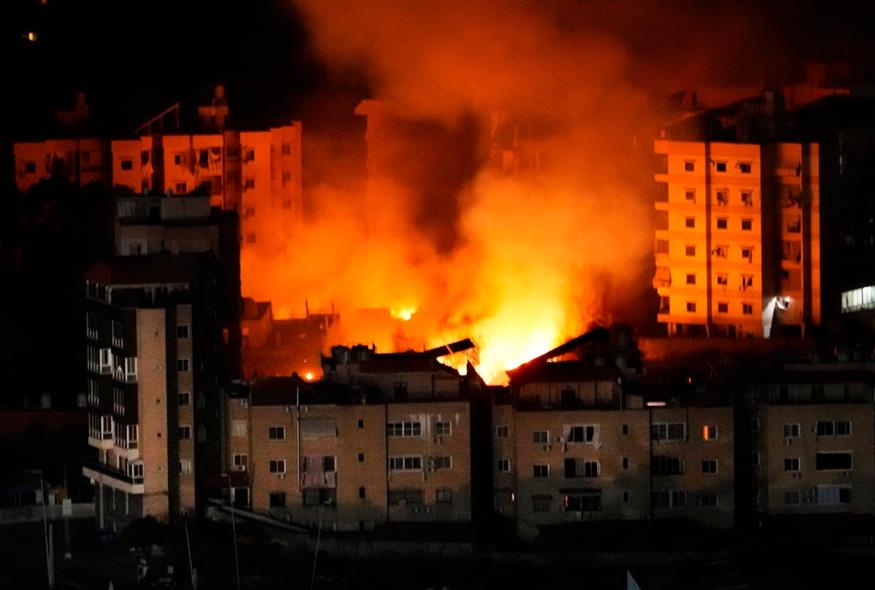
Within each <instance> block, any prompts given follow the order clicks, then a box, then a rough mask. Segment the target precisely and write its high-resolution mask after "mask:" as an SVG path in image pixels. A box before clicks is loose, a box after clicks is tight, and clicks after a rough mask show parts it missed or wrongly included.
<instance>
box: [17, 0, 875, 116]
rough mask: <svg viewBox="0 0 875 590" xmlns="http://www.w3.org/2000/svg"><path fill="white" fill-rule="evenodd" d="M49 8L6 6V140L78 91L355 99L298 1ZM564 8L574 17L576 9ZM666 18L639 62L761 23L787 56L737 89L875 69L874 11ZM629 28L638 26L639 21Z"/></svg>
mask: <svg viewBox="0 0 875 590" xmlns="http://www.w3.org/2000/svg"><path fill="white" fill-rule="evenodd" d="M45 1H46V4H44V5H42V4H40V0H6V1H4V2H2V7H0V27H2V44H3V45H2V51H0V60H2V61H0V67H2V71H3V72H4V73H5V76H6V81H5V82H6V83H5V84H3V86H4V88H3V90H2V94H0V106H2V115H3V119H4V121H3V129H4V130H5V131H7V133H9V132H12V133H17V132H19V129H18V127H19V126H20V125H19V123H20V122H21V121H23V120H25V119H29V117H22V116H20V115H21V114H22V113H29V112H33V111H38V110H39V109H41V108H43V107H46V106H50V107H51V106H55V105H57V104H58V103H61V102H63V101H64V100H69V99H70V97H71V96H72V94H73V93H74V92H75V91H76V90H79V89H83V90H85V91H86V92H88V94H89V97H90V102H91V103H92V105H93V107H94V108H93V110H94V111H95V113H96V112H97V111H100V112H101V114H102V115H103V116H104V117H107V118H111V119H113V120H115V119H119V118H121V119H122V120H124V119H125V118H132V119H135V118H136V117H138V116H140V114H141V113H150V112H152V111H154V110H155V109H156V108H159V105H162V104H165V103H166V104H170V103H171V102H174V101H176V100H179V99H184V98H186V97H188V96H192V95H193V94H194V93H196V92H200V91H202V89H203V88H205V87H206V86H207V85H209V84H211V83H214V82H216V81H220V80H221V81H223V82H225V83H226V85H227V86H228V90H229V96H233V100H234V103H235V105H236V106H237V112H238V114H243V115H247V114H250V113H252V112H256V113H258V114H267V115H268V116H289V115H294V116H301V113H300V112H294V111H306V110H307V109H308V105H309V104H310V103H312V101H309V102H308V101H305V102H301V101H300V100H299V99H300V98H301V97H303V96H307V95H308V94H312V93H314V92H316V93H318V94H320V95H321V96H324V92H325V91H326V90H328V91H331V90H334V89H335V88H334V87H335V86H336V85H337V84H342V85H343V86H344V88H346V89H348V87H349V84H348V82H349V81H348V80H342V82H341V81H339V79H338V78H337V77H333V78H332V79H330V80H329V79H328V78H327V77H326V75H325V72H324V70H323V69H322V68H321V67H320V65H319V62H318V60H317V59H316V58H315V57H313V55H312V52H310V51H309V49H308V47H309V43H308V38H307V33H306V28H305V26H304V24H303V23H302V22H301V20H300V19H299V18H298V17H297V13H296V11H295V9H294V7H293V4H292V2H291V0H255V1H251V2H249V1H247V2H230V3H223V2H215V1H203V0H191V1H165V0H155V1H150V2H137V1H128V0H125V1H106V2H104V1H76V0H45ZM557 4H566V5H571V6H572V8H573V6H574V5H575V4H576V2H573V1H572V2H568V1H564V2H558V3H557ZM632 4H633V5H634V3H632ZM648 5H649V6H652V3H648ZM664 6H665V11H666V17H665V19H664V20H662V21H660V26H659V27H656V28H653V29H652V30H650V31H649V32H648V34H646V35H637V38H635V39H633V40H632V45H633V46H634V47H635V49H636V50H637V51H639V52H642V53H646V52H654V51H656V52H659V51H666V47H671V46H672V45H673V44H674V43H675V42H676V41H677V38H676V34H677V31H676V30H675V29H673V27H672V25H671V22H672V21H673V20H676V18H675V17H677V19H680V20H688V19H694V20H695V19H699V18H701V20H702V22H703V31H702V34H703V35H708V34H709V31H708V30H707V27H711V26H718V27H719V18H718V19H710V20H709V16H711V15H714V14H719V13H720V11H733V12H734V11H741V12H743V13H744V18H749V19H750V21H751V22H752V23H756V25H757V26H758V28H759V29H760V30H761V31H762V33H761V34H762V35H763V36H767V37H770V39H769V42H770V44H772V45H773V46H775V47H779V48H780V50H779V52H778V53H780V54H776V53H772V54H770V55H764V56H763V59H762V63H759V64H747V65H745V64H739V71H738V74H739V76H738V77H743V76H744V75H745V72H749V71H753V70H756V71H757V73H758V74H760V72H761V71H763V69H764V68H765V70H766V71H768V70H770V69H776V68H777V69H783V70H784V71H787V72H789V70H791V69H792V64H791V63H789V62H791V61H796V60H797V59H799V61H802V60H804V59H805V58H837V57H844V56H848V57H850V58H851V59H855V58H856V57H860V56H864V57H865V58H866V59H869V57H868V54H870V53H871V51H870V50H871V49H872V48H873V46H875V44H873V42H872V33H871V22H872V16H873V14H872V13H873V11H875V9H872V8H865V9H862V10H861V9H858V8H855V7H853V8H852V3H851V2H815V1H810V0H809V1H805V0H802V1H789V0H778V1H772V2H753V1H749V0H740V1H736V2H731V3H728V2H724V3H714V2H701V1H699V2H665V3H664ZM715 7H716V8H715ZM629 20H630V22H633V23H634V20H635V15H634V14H630V19H629ZM715 21H716V22H715ZM29 30H33V31H35V32H36V33H37V42H36V43H29V42H27V41H25V40H24V38H23V35H24V34H25V33H26V31H29ZM673 37H674V38H673ZM800 58H801V59H800ZM724 67H725V66H724ZM769 73H771V72H769ZM760 77H762V76H761V75H760ZM355 82H357V81H355ZM353 86H355V84H353Z"/></svg>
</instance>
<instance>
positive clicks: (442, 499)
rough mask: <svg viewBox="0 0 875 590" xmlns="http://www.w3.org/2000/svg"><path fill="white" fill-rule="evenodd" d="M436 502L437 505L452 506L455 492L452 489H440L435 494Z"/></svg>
mask: <svg viewBox="0 0 875 590" xmlns="http://www.w3.org/2000/svg"><path fill="white" fill-rule="evenodd" d="M434 501H435V503H436V504H452V503H453V490H451V489H450V488H438V489H437V490H435V492H434Z"/></svg>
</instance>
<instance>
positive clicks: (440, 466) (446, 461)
mask: <svg viewBox="0 0 875 590" xmlns="http://www.w3.org/2000/svg"><path fill="white" fill-rule="evenodd" d="M431 462H432V465H433V466H434V470H435V471H449V470H450V469H452V468H453V458H452V457H451V456H449V455H444V456H440V457H432V458H431Z"/></svg>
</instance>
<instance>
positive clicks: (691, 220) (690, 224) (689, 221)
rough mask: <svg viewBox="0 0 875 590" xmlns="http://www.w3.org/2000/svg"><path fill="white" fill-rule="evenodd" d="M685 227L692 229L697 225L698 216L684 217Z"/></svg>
mask: <svg viewBox="0 0 875 590" xmlns="http://www.w3.org/2000/svg"><path fill="white" fill-rule="evenodd" d="M684 227H686V228H688V229H692V228H694V227H696V218H695V217H685V218H684Z"/></svg>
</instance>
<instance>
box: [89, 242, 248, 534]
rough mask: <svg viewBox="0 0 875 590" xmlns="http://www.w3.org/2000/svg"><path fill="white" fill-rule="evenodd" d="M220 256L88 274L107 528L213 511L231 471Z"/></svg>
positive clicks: (144, 259) (102, 520) (131, 261)
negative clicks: (207, 488) (210, 496)
mask: <svg viewBox="0 0 875 590" xmlns="http://www.w3.org/2000/svg"><path fill="white" fill-rule="evenodd" d="M221 264H222V263H221V262H220V260H219V259H218V258H216V257H215V256H213V255H212V254H211V253H207V254H176V255H156V256H129V257H122V258H116V259H114V260H113V261H112V262H111V263H99V264H96V265H94V266H93V267H92V268H91V269H90V270H89V271H88V273H87V275H86V297H85V308H86V316H85V324H86V346H85V355H84V356H85V358H86V361H87V362H86V369H87V376H86V388H87V393H88V405H89V416H88V425H89V438H88V441H89V445H90V446H91V447H92V449H93V452H94V454H93V456H92V457H91V458H90V459H89V460H88V461H87V462H86V463H85V465H84V467H83V474H84V475H85V476H86V477H88V478H89V479H90V480H91V481H92V483H93V484H94V485H95V486H96V487H97V514H98V524H99V526H100V528H102V529H104V528H112V529H118V528H120V527H121V526H124V524H125V523H127V522H129V521H130V520H132V519H134V518H137V517H143V516H153V517H155V518H157V519H159V520H162V521H167V520H168V519H170V518H172V517H173V516H175V515H178V514H181V513H185V512H192V511H195V510H198V509H200V508H201V507H202V496H203V493H204V491H203V488H202V481H203V477H204V476H205V475H207V474H210V473H218V472H219V471H220V460H221V451H222V448H221V444H220V441H221V424H220V423H219V421H218V415H219V408H218V405H219V402H220V401H221V400H220V397H219V395H218V382H219V381H220V379H222V378H223V377H224V376H225V375H226V374H227V373H228V372H229V371H233V367H232V366H231V365H230V363H229V359H233V358H234V357H235V355H234V354H233V353H229V352H228V350H227V348H228V346H227V345H225V344H224V342H226V340H224V339H223V336H224V334H223V330H224V329H226V328H224V327H223V323H222V318H221V314H220V311H221V310H222V309H223V307H224V306H225V302H223V298H222V297H221V296H217V292H216V286H217V284H218V283H219V281H220V278H221V276H222V269H221V268H220V267H221Z"/></svg>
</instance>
